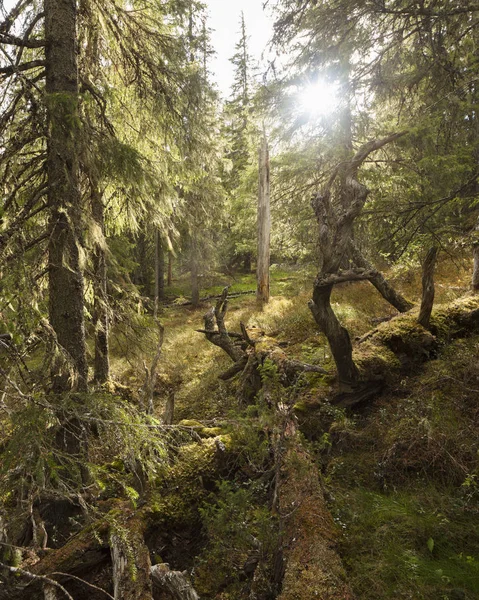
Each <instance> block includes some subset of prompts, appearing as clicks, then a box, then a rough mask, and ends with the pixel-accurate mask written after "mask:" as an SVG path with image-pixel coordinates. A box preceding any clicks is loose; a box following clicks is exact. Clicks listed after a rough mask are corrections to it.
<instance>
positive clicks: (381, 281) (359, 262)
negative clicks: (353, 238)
mask: <svg viewBox="0 0 479 600" xmlns="http://www.w3.org/2000/svg"><path fill="white" fill-rule="evenodd" d="M350 249H351V258H352V260H353V262H354V264H355V265H356V266H357V267H359V268H362V269H365V270H367V271H368V273H369V276H368V277H367V279H368V281H370V282H371V283H372V284H373V285H374V287H375V288H376V289H377V290H378V292H379V293H380V294H381V296H382V297H383V298H384V299H385V300H386V302H389V304H391V305H392V306H394V308H395V309H396V310H398V311H399V312H400V313H404V312H407V311H408V310H411V308H412V307H413V306H414V305H413V303H412V302H409V300H406V298H404V296H402V295H401V294H400V293H399V292H398V291H397V290H395V289H394V287H393V286H392V285H391V283H390V282H389V281H388V280H387V279H386V278H385V277H384V275H383V274H382V273H380V272H379V271H377V270H376V269H375V268H374V267H373V265H372V264H371V263H370V262H369V261H368V260H366V259H365V258H364V256H363V255H362V254H361V252H360V251H359V249H358V248H357V247H356V246H355V244H354V243H353V242H351V246H350Z"/></svg>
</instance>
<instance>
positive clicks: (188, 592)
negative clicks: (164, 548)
mask: <svg viewBox="0 0 479 600" xmlns="http://www.w3.org/2000/svg"><path fill="white" fill-rule="evenodd" d="M150 573H151V578H152V581H153V590H154V591H156V590H158V591H159V592H160V593H163V594H167V595H168V598H171V600H199V599H200V597H199V596H198V594H197V593H196V591H195V589H194V588H193V586H192V585H191V583H190V582H189V581H188V579H187V577H186V575H185V574H184V573H180V572H179V571H170V568H169V566H168V565H167V564H166V563H163V564H160V565H154V566H153V567H151V569H150Z"/></svg>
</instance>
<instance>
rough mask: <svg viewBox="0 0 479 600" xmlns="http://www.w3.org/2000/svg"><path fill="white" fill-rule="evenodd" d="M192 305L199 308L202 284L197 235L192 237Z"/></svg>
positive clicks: (193, 234) (194, 234)
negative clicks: (200, 280)
mask: <svg viewBox="0 0 479 600" xmlns="http://www.w3.org/2000/svg"><path fill="white" fill-rule="evenodd" d="M190 252H191V256H190V264H191V304H193V306H198V305H199V303H200V282H199V264H198V243H197V239H196V233H195V232H193V233H192V235H191V249H190Z"/></svg>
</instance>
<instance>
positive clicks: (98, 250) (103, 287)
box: [91, 182, 110, 384]
mask: <svg viewBox="0 0 479 600" xmlns="http://www.w3.org/2000/svg"><path fill="white" fill-rule="evenodd" d="M91 185H92V197H91V202H92V215H93V218H94V220H95V222H96V224H97V226H98V229H99V231H98V236H99V238H100V239H97V240H95V249H94V251H93V288H94V295H95V300H94V307H93V326H94V328H95V360H94V375H93V379H94V381H95V382H96V383H100V384H101V383H105V381H108V379H109V378H110V358H109V348H108V335H109V331H110V319H109V315H108V293H107V264H106V251H105V239H104V236H105V217H104V210H103V202H102V197H101V192H100V190H99V187H98V184H97V183H96V182H92V184H91Z"/></svg>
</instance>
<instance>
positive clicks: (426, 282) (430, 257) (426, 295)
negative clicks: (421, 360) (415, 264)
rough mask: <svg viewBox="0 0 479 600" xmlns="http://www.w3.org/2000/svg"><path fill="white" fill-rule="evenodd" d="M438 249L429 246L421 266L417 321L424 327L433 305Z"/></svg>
mask: <svg viewBox="0 0 479 600" xmlns="http://www.w3.org/2000/svg"><path fill="white" fill-rule="evenodd" d="M437 252H438V249H437V248H436V247H433V248H430V249H429V251H428V253H427V255H426V259H425V261H424V264H423V266H422V301H421V309H420V311H419V317H418V322H419V324H420V325H422V326H423V327H424V328H425V329H427V328H428V327H429V320H430V318H431V313H432V307H433V306H434V294H435V288H434V267H435V266H436V258H437Z"/></svg>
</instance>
